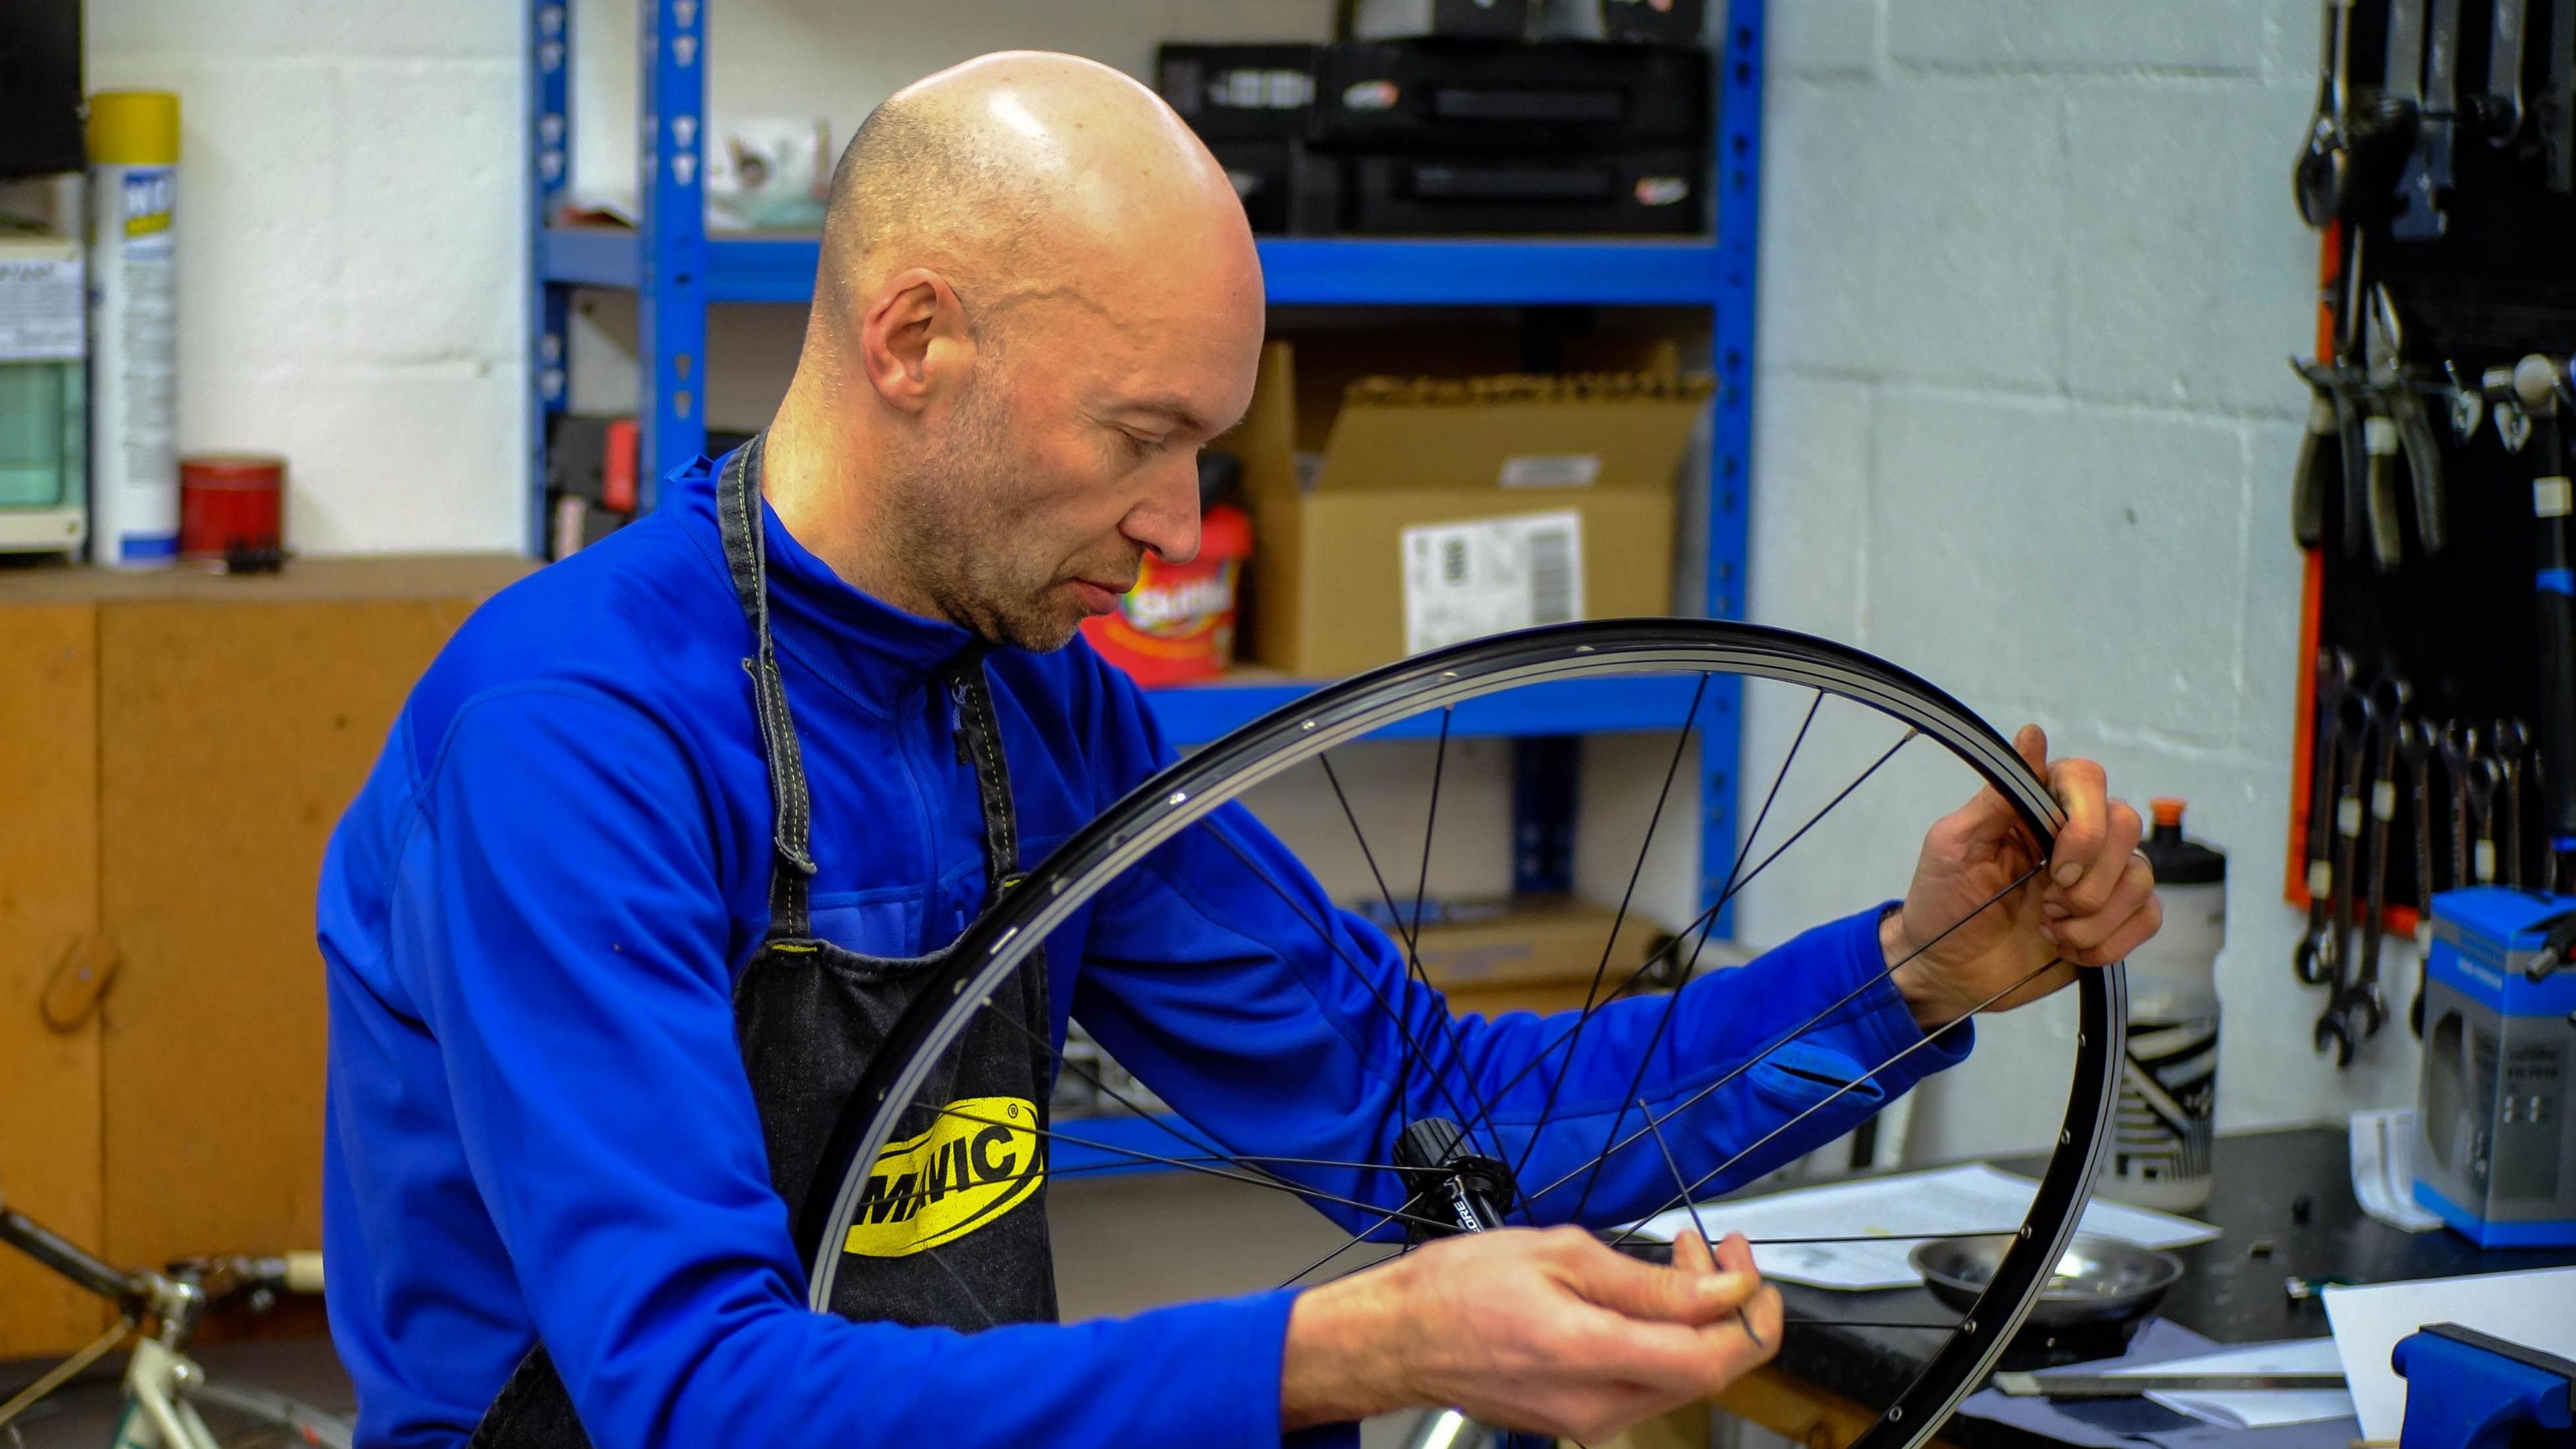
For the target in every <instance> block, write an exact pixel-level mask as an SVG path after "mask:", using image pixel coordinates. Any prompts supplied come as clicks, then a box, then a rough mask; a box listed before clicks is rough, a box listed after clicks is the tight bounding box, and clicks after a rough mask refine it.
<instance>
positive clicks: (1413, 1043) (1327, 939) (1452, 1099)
mask: <svg viewBox="0 0 2576 1449" xmlns="http://www.w3.org/2000/svg"><path fill="white" fill-rule="evenodd" d="M1203 823H1204V824H1205V826H1206V828H1207V832H1208V834H1209V835H1210V836H1211V837H1213V838H1214V839H1215V840H1216V842H1217V843H1218V844H1219V845H1222V846H1224V847H1225V848H1226V850H1227V852H1228V853H1229V854H1231V855H1233V857H1234V858H1235V859H1236V860H1238V861H1241V862H1242V863H1243V867H1244V869H1245V870H1247V871H1250V872H1251V873H1252V876H1253V878H1254V879H1255V880H1258V881H1260V882H1261V883H1262V884H1263V885H1264V886H1266V887H1268V888H1269V891H1270V893H1271V894H1272V895H1275V896H1277V897H1278V898H1279V903H1280V904H1281V905H1284V906H1286V907H1287V908H1288V910H1289V912H1290V913H1291V914H1293V915H1295V916H1296V917H1297V919H1298V920H1300V921H1302V922H1304V923H1305V926H1306V929H1307V930H1309V931H1312V932H1314V933H1315V939H1317V940H1319V941H1321V942H1323V943H1324V946H1325V949H1327V950H1329V951H1331V952H1332V953H1333V954H1334V955H1335V956H1337V957H1339V958H1341V962H1342V964H1343V965H1344V966H1346V967H1348V968H1350V972H1351V975H1352V977H1353V978H1354V979H1355V980H1357V981H1358V982H1359V983H1360V985H1361V986H1362V987H1364V988H1366V990H1367V991H1368V994H1369V996H1370V998H1371V999H1373V1000H1374V1001H1376V1002H1377V1007H1378V1010H1380V1011H1382V1012H1385V1013H1386V1018H1387V1020H1388V1021H1390V1022H1392V1023H1394V1024H1395V1030H1396V1034H1397V1035H1398V1036H1400V1037H1402V1038H1403V1039H1404V1044H1405V1046H1406V1048H1407V1049H1409V1050H1411V1051H1414V1052H1422V1050H1423V1048H1422V1043H1421V1042H1420V1041H1418V1040H1416V1039H1415V1038H1414V1035H1413V1028H1412V1026H1411V1025H1409V1024H1408V1023H1407V1022H1406V1021H1405V1018H1404V1014H1403V1013H1402V1012H1400V1011H1398V1010H1396V1008H1395V1004H1394V1003H1393V1002H1390V1001H1388V1000H1387V999H1386V993H1385V992H1383V991H1380V990H1379V989H1378V985H1377V981H1376V979H1375V978H1374V977H1373V976H1372V975H1371V974H1370V972H1369V969H1368V968H1367V967H1366V966H1363V965H1362V964H1360V963H1359V962H1358V961H1356V960H1354V959H1352V957H1351V953H1350V951H1349V950H1348V949H1347V948H1345V947H1344V946H1343V945H1342V943H1341V942H1340V941H1338V940H1335V939H1334V937H1333V933H1332V930H1331V929H1330V928H1329V927H1328V926H1327V925H1326V924H1325V923H1324V922H1322V921H1319V920H1317V919H1315V918H1314V917H1313V916H1311V915H1309V914H1307V911H1306V907H1305V906H1304V904H1303V903H1301V902H1300V901H1298V899H1297V898H1296V897H1295V896H1293V895H1290V894H1289V893H1288V889H1287V888H1286V887H1285V886H1282V885H1281V884H1279V882H1278V881H1276V880H1273V879H1272V878H1271V876H1270V872H1269V871H1267V870H1264V869H1263V868H1262V866H1261V863H1260V862H1259V861H1256V860H1254V859H1253V858H1252V856H1251V855H1250V854H1249V853H1248V852H1246V851H1245V850H1244V848H1243V847H1242V846H1239V845H1237V844H1235V843H1234V842H1233V841H1232V840H1230V839H1228V838H1227V837H1226V833H1225V832H1224V831H1223V830H1221V829H1219V828H1217V823H1216V821H1215V820H1214V819H1210V820H1207V821H1205V822H1203ZM1440 1015H1441V1016H1442V1017H1444V1018H1445V1017H1446V1016H1447V1015H1448V1013H1447V1012H1446V1011H1445V1010H1444V1011H1442V1012H1441V1013H1440ZM1451 1039H1452V1040H1453V1041H1454V1040H1455V1037H1454V1036H1453V1037H1452V1038H1451ZM1424 1060H1426V1061H1427V1060H1429V1055H1428V1053H1424ZM1431 1085H1432V1087H1433V1088H1434V1089H1435V1090H1437V1091H1438V1092H1439V1093H1440V1096H1441V1099H1442V1100H1443V1101H1444V1102H1446V1103H1447V1104H1448V1107H1449V1111H1450V1113H1451V1115H1452V1116H1454V1117H1455V1118H1456V1119H1457V1120H1458V1121H1459V1122H1460V1123H1461V1124H1465V1123H1469V1122H1473V1121H1475V1120H1476V1118H1475V1116H1474V1114H1473V1113H1470V1112H1469V1111H1468V1110H1467V1109H1466V1108H1464V1107H1462V1106H1460V1105H1458V1098H1457V1096H1456V1095H1455V1094H1454V1093H1452V1092H1451V1091H1450V1090H1449V1083H1448V1080H1447V1078H1446V1076H1445V1075H1444V1074H1443V1073H1440V1072H1436V1071H1435V1072H1433V1073H1432V1074H1431ZM1460 1130H1461V1133H1462V1134H1463V1133H1465V1132H1466V1131H1467V1130H1469V1129H1467V1128H1466V1127H1464V1126H1463V1125H1462V1126H1461V1129H1460ZM1382 1170H1384V1171H1388V1172H1393V1171H1394V1170H1395V1169H1394V1167H1393V1166H1392V1165H1388V1166H1386V1167H1384V1168H1383V1169H1382ZM1399 1184H1400V1179H1399Z"/></svg>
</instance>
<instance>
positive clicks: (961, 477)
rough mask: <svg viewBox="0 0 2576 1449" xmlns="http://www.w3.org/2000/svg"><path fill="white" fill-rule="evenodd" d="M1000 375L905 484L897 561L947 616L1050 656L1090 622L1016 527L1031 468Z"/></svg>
mask: <svg viewBox="0 0 2576 1449" xmlns="http://www.w3.org/2000/svg"><path fill="white" fill-rule="evenodd" d="M979 371H981V369H979ZM995 381H996V380H995V379H994V378H992V377H991V376H990V375H985V376H979V377H977V378H976V380H975V384H974V386H973V388H972V390H971V391H969V392H968V393H967V395H966V397H965V398H964V399H963V400H962V401H961V402H960V403H959V405H958V411H957V416H956V418H955V420H954V423H953V425H952V426H951V428H950V430H949V432H948V435H947V437H946V438H945V439H943V440H942V442H941V444H940V446H939V447H938V449H937V450H936V451H935V452H934V453H932V454H931V455H930V456H928V457H925V458H923V459H921V461H920V465H919V466H918V467H917V468H911V469H907V470H906V476H905V477H903V478H902V479H900V480H898V483H897V486H896V487H895V488H894V489H893V490H891V496H892V500H893V506H892V507H891V508H889V509H888V510H887V513H886V515H885V527H886V529H887V531H888V533H889V534H890V535H892V541H893V542H894V544H895V550H894V552H895V555H896V557H895V560H894V562H896V563H897V565H898V566H899V567H901V568H903V569H904V571H905V572H906V573H908V574H910V575H911V577H912V580H913V583H914V585H915V587H916V588H918V589H919V590H920V592H921V594H922V595H923V596H924V597H926V598H927V599H928V600H929V601H930V603H931V605H932V606H933V608H935V609H936V610H937V611H938V613H939V614H940V615H941V616H942V617H944V618H946V619H947V620H949V621H950V622H951V623H954V624H958V625H960V626H962V627H964V628H966V629H968V630H971V631H972V632H974V633H975V634H977V635H978V636H980V637H982V638H983V639H984V640H986V641H987V642H989V643H994V644H1008V645H1011V646H1013V647H1016V648H1020V649H1026V650H1029V651H1031V652H1033V653H1039V654H1045V653H1050V652H1052V651H1054V650H1057V649H1061V648H1063V647H1064V646H1065V645H1067V644H1069V643H1072V642H1073V636H1074V633H1075V631H1076V630H1077V628H1078V627H1079V626H1080V622H1081V620H1080V616H1079V615H1078V614H1072V613H1069V612H1068V611H1067V610H1066V608H1065V607H1064V605H1063V604H1061V603H1060V602H1054V601H1053V596H1054V594H1055V592H1056V591H1055V590H1054V588H1053V585H1054V584H1055V582H1056V580H1055V578H1054V574H1053V570H1052V569H1051V567H1049V566H1047V565H1045V564H1043V563H1040V562H1038V561H1036V560H1034V559H1032V558H1030V557H1028V554H1027V550H1028V547H1029V542H1030V541H1029V539H1028V538H1027V536H1026V534H1025V533H1024V532H1023V531H1022V530H1021V529H1019V528H1015V527H1014V526H1013V525H1014V523H1015V522H1016V521H1019V519H1020V516H1021V515H1022V514H1023V510H1021V509H1020V508H1018V507H1017V506H1016V499H1017V496H1018V493H1019V491H1020V489H1021V487H1022V474H1023V471H1024V470H1023V469H1022V468H1020V467H1019V466H1018V465H1017V463H1016V461H1015V460H1016V457H1017V454H1016V451H1015V450H1014V448H1013V447H1012V442H1011V436H1010V429H1009V426H1008V423H1007V421H1006V419H1005V418H1004V417H1003V415H1002V408H1001V405H1000V396H999V391H1000V390H999V388H998V387H996V386H995Z"/></svg>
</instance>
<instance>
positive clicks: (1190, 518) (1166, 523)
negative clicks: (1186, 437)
mask: <svg viewBox="0 0 2576 1449" xmlns="http://www.w3.org/2000/svg"><path fill="white" fill-rule="evenodd" d="M1119 531H1120V532H1122V533H1124V534H1126V535H1127V536H1128V537H1129V538H1132V539H1134V540H1135V541H1136V542H1138V543H1141V544H1143V545H1144V546H1145V547H1147V548H1150V549H1152V550H1153V551H1154V552H1155V554H1156V555H1158V556H1159V557H1161V559H1162V560H1163V561H1164V562H1165V563H1188V562H1189V561H1190V560H1191V559H1193V558H1196V557H1198V552H1199V463H1198V456H1197V454H1196V453H1195V452H1188V453H1183V454H1181V455H1180V456H1179V457H1176V458H1174V459H1172V460H1170V461H1169V462H1167V463H1164V464H1162V465H1161V466H1158V467H1156V468H1155V469H1153V471H1152V474H1151V477H1150V481H1149V483H1148V485H1147V492H1146V494H1145V496H1144V497H1143V498H1141V499H1139V500H1137V503H1136V506H1135V507H1133V508H1131V509H1129V510H1128V511H1127V517H1126V518H1125V519H1123V520H1121V522H1120V524H1119Z"/></svg>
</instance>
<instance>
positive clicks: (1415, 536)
mask: <svg viewBox="0 0 2576 1449" xmlns="http://www.w3.org/2000/svg"><path fill="white" fill-rule="evenodd" d="M1399 547H1400V548H1401V550H1402V554H1403V567H1404V648H1405V652H1406V653H1408V654H1419V653H1421V652H1422V651H1423V650H1425V649H1438V648H1441V647H1442V646H1444V645H1449V644H1456V643H1459V642H1461V641H1464V640H1468V639H1481V638H1483V637H1484V636H1486V635H1488V634H1499V633H1502V632H1504V631H1505V630H1509V629H1527V628H1530V627H1533V626H1535V625H1539V624H1565V623H1571V622H1573V621H1574V620H1577V619H1580V618H1582V617H1583V515H1581V514H1580V513H1576V512H1573V511H1571V510H1566V511H1559V512H1552V513H1524V514H1518V515H1515V516H1513V517H1510V518H1489V519H1483V520H1480V521H1478V522H1475V523H1429V524H1422V525H1419V526H1416V527H1413V528H1408V529H1406V530H1404V535H1403V538H1402V541H1401V543H1400V545H1399Z"/></svg>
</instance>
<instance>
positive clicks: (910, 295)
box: [859, 267, 975, 412]
mask: <svg viewBox="0 0 2576 1449" xmlns="http://www.w3.org/2000/svg"><path fill="white" fill-rule="evenodd" d="M859 361H860V366H861V368H862V369H863V370H864V371H865V372H866V373H867V378H868V383H869V385H870V386H872V387H874V388H875V389H876V390H877V395H878V396H879V397H882V398H884V399H885V400H886V402H887V403H889V404H891V405H892V406H894V407H896V408H899V409H901V410H902V411H904V412H920V411H922V410H923V409H925V408H928V407H929V406H930V405H931V404H932V403H934V402H935V401H937V400H938V399H939V398H940V397H941V396H942V395H943V394H945V393H948V392H951V391H953V390H954V389H955V388H957V387H958V386H960V385H962V384H963V383H964V382H965V380H966V378H967V377H968V376H969V375H970V374H972V373H973V372H974V370H975V339H974V337H973V335H972V334H971V333H969V332H968V330H967V328H966V308H965V305H964V304H963V303H961V302H959V301H958V300H957V290H956V288H954V287H951V286H950V285H949V284H948V279H947V278H946V277H943V276H941V275H940V274H939V273H937V272H935V271H932V270H930V269H929V268H927V267H913V268H910V269H908V270H905V271H901V272H898V273H896V274H895V275H893V276H891V277H888V278H887V279H886V280H885V282H884V283H883V284H882V285H881V286H879V287H878V288H877V289H876V292H875V293H874V295H872V296H871V297H870V298H869V299H868V302H867V308H866V310H865V311H864V312H863V313H862V314H861V315H860V317H859Z"/></svg>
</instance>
